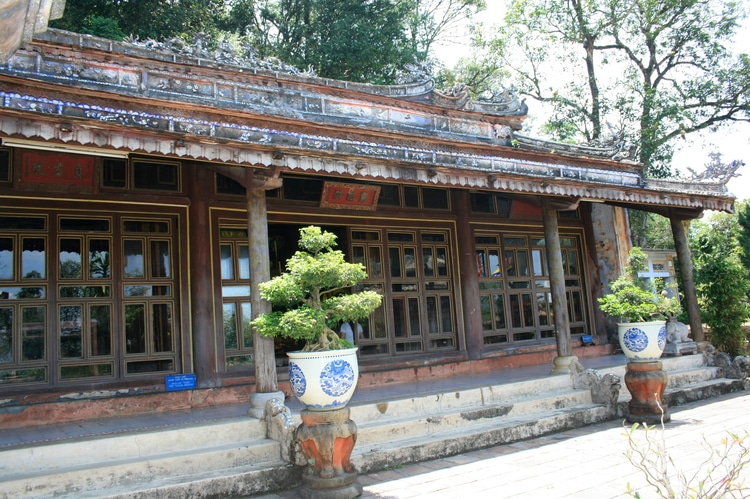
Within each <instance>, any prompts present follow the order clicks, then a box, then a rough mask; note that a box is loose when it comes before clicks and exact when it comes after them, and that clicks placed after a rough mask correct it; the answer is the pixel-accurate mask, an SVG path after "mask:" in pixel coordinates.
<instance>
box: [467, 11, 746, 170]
mask: <svg viewBox="0 0 750 499" xmlns="http://www.w3.org/2000/svg"><path fill="white" fill-rule="evenodd" d="M741 18H742V10H741V6H740V5H739V4H738V3H736V2H733V1H731V0H721V1H708V0H658V1H657V0H634V1H632V2H619V1H617V0H590V1H586V2H583V1H581V0H513V1H512V2H511V4H510V6H509V9H508V12H507V15H506V18H505V24H504V25H503V26H502V27H500V28H499V29H498V31H497V32H496V36H495V37H491V38H489V39H487V40H482V39H481V38H480V39H478V41H479V42H480V43H481V44H482V45H483V46H484V47H486V48H488V49H489V50H491V51H492V52H493V53H494V54H495V55H496V57H497V58H498V60H500V61H502V63H504V64H506V65H507V66H508V67H509V68H511V70H512V71H513V73H514V75H515V76H514V78H513V81H514V84H515V85H517V87H518V89H519V90H520V91H521V92H522V93H523V94H525V95H528V96H529V97H532V98H534V99H537V100H539V101H542V102H546V103H549V104H550V105H551V107H552V115H551V117H550V119H549V120H548V121H547V123H546V126H545V130H546V131H547V132H548V133H549V134H551V135H552V136H553V138H555V139H557V140H564V141H567V140H576V141H581V140H583V141H586V142H596V141H601V140H603V139H606V138H607V137H606V135H607V134H613V135H618V134H620V135H623V136H625V137H626V138H627V139H628V142H630V143H632V144H636V145H637V150H636V153H637V158H638V159H639V160H640V162H641V163H643V164H644V165H645V166H646V171H647V174H648V175H650V176H658V177H663V176H668V175H669V174H670V173H671V170H670V166H669V161H670V160H671V157H672V152H673V144H674V141H675V140H676V139H681V138H684V137H685V135H687V134H689V133H692V132H697V131H700V130H704V129H713V128H715V127H717V126H719V125H721V124H725V123H729V122H735V121H745V122H747V121H749V120H750V115H749V113H748V111H749V110H750V99H748V96H750V57H748V55H747V54H742V55H739V56H737V57H735V56H733V55H732V53H731V51H730V50H729V49H728V44H729V43H730V42H731V40H732V37H733V36H734V34H735V33H736V31H737V29H738V22H739V20H740V19H741Z"/></svg>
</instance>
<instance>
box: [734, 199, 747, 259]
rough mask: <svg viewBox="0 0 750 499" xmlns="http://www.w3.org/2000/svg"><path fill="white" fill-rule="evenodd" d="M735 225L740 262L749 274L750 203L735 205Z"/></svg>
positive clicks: (743, 202) (744, 202)
mask: <svg viewBox="0 0 750 499" xmlns="http://www.w3.org/2000/svg"><path fill="white" fill-rule="evenodd" d="M735 213H737V223H738V224H739V227H740V230H739V233H738V234H737V244H738V245H739V247H740V261H742V266H743V267H745V270H746V271H748V273H750V202H748V201H742V202H739V203H736V204H735Z"/></svg>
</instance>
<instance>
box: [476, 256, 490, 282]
mask: <svg viewBox="0 0 750 499" xmlns="http://www.w3.org/2000/svg"><path fill="white" fill-rule="evenodd" d="M476 258H477V276H478V277H487V257H486V254H485V251H484V250H477V256H476Z"/></svg>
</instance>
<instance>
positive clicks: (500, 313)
mask: <svg viewBox="0 0 750 499" xmlns="http://www.w3.org/2000/svg"><path fill="white" fill-rule="evenodd" d="M492 302H493V311H494V313H495V329H505V328H506V327H508V326H507V325H506V323H505V296H503V295H493V296H492Z"/></svg>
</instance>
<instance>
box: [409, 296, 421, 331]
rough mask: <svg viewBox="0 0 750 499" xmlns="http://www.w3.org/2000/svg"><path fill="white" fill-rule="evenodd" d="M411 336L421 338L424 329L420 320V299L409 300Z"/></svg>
mask: <svg viewBox="0 0 750 499" xmlns="http://www.w3.org/2000/svg"><path fill="white" fill-rule="evenodd" d="M409 334H410V335H411V336H420V335H421V334H422V327H421V324H420V320H419V299H417V298H409Z"/></svg>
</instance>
